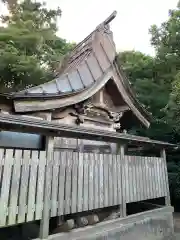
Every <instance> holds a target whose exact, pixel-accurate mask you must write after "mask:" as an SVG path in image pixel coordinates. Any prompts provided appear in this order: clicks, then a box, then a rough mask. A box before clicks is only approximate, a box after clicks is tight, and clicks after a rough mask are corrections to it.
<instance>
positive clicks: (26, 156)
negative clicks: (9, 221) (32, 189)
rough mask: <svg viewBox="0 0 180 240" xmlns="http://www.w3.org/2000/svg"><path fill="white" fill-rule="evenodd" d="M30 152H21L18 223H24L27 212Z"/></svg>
mask: <svg viewBox="0 0 180 240" xmlns="http://www.w3.org/2000/svg"><path fill="white" fill-rule="evenodd" d="M30 160H31V158H30V151H23V158H22V168H21V184H20V191H19V204H18V205H19V208H18V219H17V222H18V223H23V222H25V216H26V212H27V194H28V179H29V174H30V171H29V170H30Z"/></svg>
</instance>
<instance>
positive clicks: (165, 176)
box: [161, 149, 171, 206]
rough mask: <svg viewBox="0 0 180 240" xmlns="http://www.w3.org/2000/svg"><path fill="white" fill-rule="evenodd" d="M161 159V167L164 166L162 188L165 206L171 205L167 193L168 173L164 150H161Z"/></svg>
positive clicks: (168, 193)
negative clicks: (163, 189)
mask: <svg viewBox="0 0 180 240" xmlns="http://www.w3.org/2000/svg"><path fill="white" fill-rule="evenodd" d="M161 157H162V159H163V165H164V178H165V181H164V185H165V186H164V188H165V196H166V197H165V202H166V205H168V206H169V205H171V199H170V192H169V179H168V171H167V162H166V151H165V149H162V150H161Z"/></svg>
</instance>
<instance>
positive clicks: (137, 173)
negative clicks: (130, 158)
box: [134, 156, 141, 201]
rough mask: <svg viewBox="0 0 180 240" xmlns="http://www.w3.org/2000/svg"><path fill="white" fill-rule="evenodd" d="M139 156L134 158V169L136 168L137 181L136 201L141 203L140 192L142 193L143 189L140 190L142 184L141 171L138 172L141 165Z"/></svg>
mask: <svg viewBox="0 0 180 240" xmlns="http://www.w3.org/2000/svg"><path fill="white" fill-rule="evenodd" d="M139 159H140V157H139V156H135V157H134V167H135V181H136V201H140V192H141V188H140V184H139V178H140V175H139V171H138V165H139Z"/></svg>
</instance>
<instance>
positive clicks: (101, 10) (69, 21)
mask: <svg viewBox="0 0 180 240" xmlns="http://www.w3.org/2000/svg"><path fill="white" fill-rule="evenodd" d="M46 2H47V4H48V6H49V7H51V8H54V7H57V6H59V7H60V8H61V10H62V18H61V19H60V21H59V36H61V37H63V38H65V39H67V40H68V41H75V42H79V41H81V40H83V38H85V37H86V36H87V35H88V34H89V33H90V32H91V31H92V30H94V28H95V27H96V26H97V25H98V24H99V23H101V22H102V21H103V20H104V19H106V18H107V17H108V16H109V15H110V14H111V13H112V12H113V11H114V10H116V11H117V12H118V15H117V17H116V18H115V19H114V20H113V22H112V23H111V26H112V30H113V33H114V38H115V43H116V46H117V50H120V51H121V50H132V49H134V50H139V51H142V52H144V53H147V54H153V49H152V47H151V46H150V36H149V34H148V30H149V27H150V26H151V25H152V24H158V25H159V24H160V23H161V22H162V21H164V20H166V19H167V17H168V10H169V9H172V8H175V7H176V5H177V2H178V0H107V2H106V1H105V0H46ZM105 2H106V3H105ZM0 12H2V7H1V6H0Z"/></svg>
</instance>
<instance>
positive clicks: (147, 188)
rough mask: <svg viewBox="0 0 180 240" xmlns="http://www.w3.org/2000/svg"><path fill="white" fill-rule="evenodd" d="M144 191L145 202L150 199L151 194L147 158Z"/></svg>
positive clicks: (145, 160) (145, 159) (145, 161)
mask: <svg viewBox="0 0 180 240" xmlns="http://www.w3.org/2000/svg"><path fill="white" fill-rule="evenodd" d="M144 166H145V168H144V183H145V184H144V190H145V198H144V200H146V199H148V194H149V185H148V166H147V158H146V157H144Z"/></svg>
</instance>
